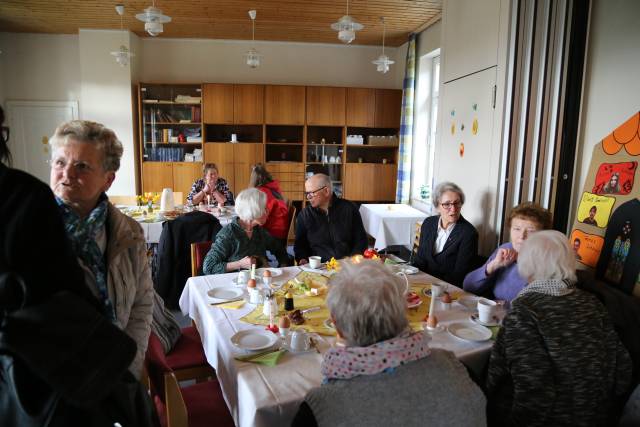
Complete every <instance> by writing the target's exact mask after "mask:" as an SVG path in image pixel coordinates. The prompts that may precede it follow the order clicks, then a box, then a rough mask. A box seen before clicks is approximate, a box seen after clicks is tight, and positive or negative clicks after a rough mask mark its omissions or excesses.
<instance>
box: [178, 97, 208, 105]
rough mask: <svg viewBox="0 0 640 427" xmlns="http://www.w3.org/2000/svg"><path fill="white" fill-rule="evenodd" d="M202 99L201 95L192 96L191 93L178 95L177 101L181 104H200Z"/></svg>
mask: <svg viewBox="0 0 640 427" xmlns="http://www.w3.org/2000/svg"><path fill="white" fill-rule="evenodd" d="M201 101H202V97H200V96H191V95H177V96H176V102H179V103H181V104H200V102H201Z"/></svg>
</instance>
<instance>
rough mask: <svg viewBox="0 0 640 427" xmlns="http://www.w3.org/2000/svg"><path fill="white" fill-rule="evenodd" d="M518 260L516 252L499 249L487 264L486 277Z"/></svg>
mask: <svg viewBox="0 0 640 427" xmlns="http://www.w3.org/2000/svg"><path fill="white" fill-rule="evenodd" d="M517 259H518V252H516V251H515V250H514V249H507V248H500V249H498V253H497V254H496V257H495V258H494V259H493V260H491V262H489V264H487V267H486V271H487V276H490V275H492V274H493V273H495V272H496V270H498V269H500V268H503V267H507V266H509V265H511V264H513V263H514V262H516V260H517Z"/></svg>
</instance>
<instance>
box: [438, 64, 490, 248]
mask: <svg viewBox="0 0 640 427" xmlns="http://www.w3.org/2000/svg"><path fill="white" fill-rule="evenodd" d="M495 82H496V68H495V67H492V68H489V69H488V70H484V71H481V72H478V73H474V74H472V75H470V76H466V77H463V78H461V79H457V80H454V81H453V82H449V83H445V84H444V85H443V86H442V89H441V90H442V92H441V99H442V102H441V104H440V105H441V108H440V111H439V112H438V115H439V116H440V135H441V137H440V139H439V141H438V142H437V143H436V147H435V158H436V162H435V163H436V164H435V176H434V180H435V182H436V183H439V182H442V181H453V182H455V183H456V184H458V185H459V186H460V187H461V188H462V190H463V191H464V192H465V195H466V198H467V200H466V202H465V204H464V208H463V210H462V215H464V217H465V218H466V219H467V220H469V221H470V222H471V223H473V225H475V227H476V228H477V229H478V233H479V235H480V252H481V253H490V252H491V251H492V250H493V249H494V248H495V245H496V236H495V230H494V228H493V224H494V223H495V215H496V211H495V206H496V204H495V201H496V199H497V194H496V191H495V189H496V188H498V183H497V180H498V170H499V166H500V141H499V140H498V139H496V138H494V137H493V117H494V116H493V114H494V111H495V110H494V108H493V98H492V94H493V86H494V85H495Z"/></svg>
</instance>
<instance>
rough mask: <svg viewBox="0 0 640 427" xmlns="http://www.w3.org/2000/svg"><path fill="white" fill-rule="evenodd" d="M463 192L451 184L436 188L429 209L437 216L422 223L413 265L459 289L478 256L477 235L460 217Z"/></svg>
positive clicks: (442, 184)
mask: <svg viewBox="0 0 640 427" xmlns="http://www.w3.org/2000/svg"><path fill="white" fill-rule="evenodd" d="M464 200H465V197H464V192H463V191H462V189H461V188H460V187H458V186H457V185H456V184H454V183H452V182H443V183H441V184H439V185H438V186H437V187H436V190H435V192H434V199H433V206H434V207H435V208H436V210H437V211H438V215H434V216H430V217H429V218H427V219H425V220H424V222H423V223H422V228H421V230H420V246H419V248H418V254H417V256H416V259H414V261H413V265H414V266H416V267H418V268H419V269H420V270H422V271H424V272H425V273H428V274H431V275H433V276H436V277H438V278H439V279H442V280H445V281H447V282H449V283H451V284H454V285H456V286H459V285H460V284H461V283H462V279H463V278H464V276H465V274H467V272H469V270H471V268H472V265H473V261H474V259H475V257H476V256H477V254H478V232H477V231H476V229H475V227H474V226H473V225H472V224H471V223H470V222H469V221H467V220H466V219H464V217H463V216H462V215H461V212H460V211H461V209H462V205H464Z"/></svg>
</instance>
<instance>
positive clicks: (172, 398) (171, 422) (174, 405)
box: [145, 338, 234, 427]
mask: <svg viewBox="0 0 640 427" xmlns="http://www.w3.org/2000/svg"><path fill="white" fill-rule="evenodd" d="M156 340H157V338H156ZM157 344H159V341H158V343H157ZM145 367H146V370H147V372H148V378H149V386H150V387H149V389H150V392H151V397H152V398H153V400H154V403H155V406H156V410H157V411H158V415H159V418H160V423H161V425H162V426H166V427H187V426H189V427H199V426H209V425H216V426H233V425H234V423H233V419H232V417H231V414H230V413H229V410H228V409H227V406H226V403H225V401H224V397H223V396H222V390H221V389H220V384H219V383H218V380H217V379H211V380H209V381H204V382H199V383H196V384H194V385H190V386H187V387H180V385H179V384H178V381H180V379H179V378H178V376H177V375H176V373H175V372H174V371H173V369H172V368H171V366H170V365H169V363H168V360H167V358H166V356H165V354H164V353H163V351H162V346H161V345H150V346H149V348H148V349H147V355H146V358H145Z"/></svg>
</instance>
